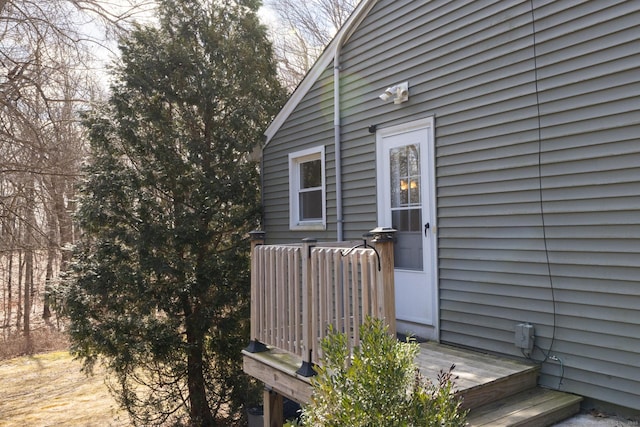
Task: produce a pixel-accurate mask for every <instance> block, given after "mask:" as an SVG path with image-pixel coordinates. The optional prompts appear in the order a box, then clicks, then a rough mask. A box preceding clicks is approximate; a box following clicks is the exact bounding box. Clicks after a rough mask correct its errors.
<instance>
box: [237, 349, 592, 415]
mask: <svg viewBox="0 0 640 427" xmlns="http://www.w3.org/2000/svg"><path fill="white" fill-rule="evenodd" d="M243 357H244V371H245V372H246V373H247V374H249V375H251V376H253V377H255V378H257V379H258V380H260V381H262V382H263V383H264V384H265V386H266V387H267V388H268V389H271V390H273V391H274V392H276V393H278V394H280V395H282V396H284V397H287V398H289V399H291V400H294V401H296V402H299V403H301V404H304V403H306V402H308V401H309V400H310V398H311V392H312V388H311V384H310V379H309V378H305V377H303V376H301V375H299V374H297V373H296V370H297V369H298V368H299V367H300V364H301V359H299V358H297V357H295V356H292V355H291V354H289V353H286V352H284V351H281V350H278V349H270V350H269V351H267V352H263V353H248V352H246V351H245V352H243ZM416 364H417V365H418V367H419V369H420V371H421V373H422V375H423V376H424V377H425V378H428V379H430V380H431V381H433V382H437V376H438V374H439V373H440V372H441V371H448V370H449V368H450V367H451V365H452V364H453V365H455V369H454V371H453V374H454V376H456V377H457V379H456V381H455V385H456V389H457V390H458V393H460V395H461V396H462V397H463V407H465V408H467V409H470V410H471V412H470V415H469V426H516V425H521V426H548V425H551V424H553V423H555V422H557V421H559V420H562V419H564V418H566V417H569V416H571V415H572V414H574V413H576V412H577V411H578V410H579V404H580V401H581V398H580V397H578V396H573V395H568V394H565V393H560V392H556V391H553V390H544V389H540V388H538V387H537V386H536V385H537V378H538V371H539V367H538V366H537V365H535V364H532V363H527V362H526V361H521V360H513V359H509V358H504V357H498V356H493V355H489V354H483V353H479V352H475V351H469V350H465V349H460V348H456V347H451V346H447V345H442V344H437V343H431V342H427V343H421V344H420V353H419V355H418V356H417V358H416Z"/></svg>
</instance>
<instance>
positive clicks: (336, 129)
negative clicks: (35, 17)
mask: <svg viewBox="0 0 640 427" xmlns="http://www.w3.org/2000/svg"><path fill="white" fill-rule="evenodd" d="M375 3H376V2H375V1H368V2H363V4H364V6H363V7H362V9H360V10H359V11H357V12H356V13H357V16H356V17H355V19H354V20H353V23H352V25H351V26H350V27H349V28H345V31H344V32H343V33H342V34H341V35H340V37H339V39H338V40H336V42H337V43H336V50H335V52H334V55H333V138H334V150H335V168H336V238H337V241H338V242H342V241H343V240H344V227H343V223H344V219H343V217H342V136H341V123H340V54H341V53H342V46H343V45H344V43H345V42H346V41H347V39H348V38H349V37H350V36H351V34H353V33H352V31H353V29H354V28H355V27H357V26H358V25H359V24H360V23H361V22H362V19H364V17H365V16H366V14H367V13H369V11H370V10H371V9H372V8H373V5H374V4H375Z"/></svg>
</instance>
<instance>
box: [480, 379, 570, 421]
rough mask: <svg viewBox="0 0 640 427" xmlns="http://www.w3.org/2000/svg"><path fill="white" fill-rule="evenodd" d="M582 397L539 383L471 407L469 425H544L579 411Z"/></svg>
mask: <svg viewBox="0 0 640 427" xmlns="http://www.w3.org/2000/svg"><path fill="white" fill-rule="evenodd" d="M581 401H582V397H580V396H576V395H573V394H569V393H563V392H559V391H555V390H549V389H545V388H541V387H535V388H532V389H529V390H526V391H523V392H520V393H517V394H514V395H512V396H509V397H506V398H503V399H500V400H497V401H495V402H492V403H488V404H486V405H484V406H481V407H479V408H476V409H472V410H471V412H470V413H469V416H468V420H467V421H468V423H469V424H468V426H469V427H480V426H491V427H515V426H518V427H546V426H550V425H552V424H554V423H557V422H559V421H562V420H564V419H566V418H569V417H570V416H572V415H574V414H576V413H578V412H579V411H580V402H581Z"/></svg>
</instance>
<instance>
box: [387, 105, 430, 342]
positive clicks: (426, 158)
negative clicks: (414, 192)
mask: <svg viewBox="0 0 640 427" xmlns="http://www.w3.org/2000/svg"><path fill="white" fill-rule="evenodd" d="M421 130H424V131H425V137H426V138H427V142H426V144H421V146H422V147H426V153H423V152H422V151H421V154H420V157H421V163H423V164H425V165H426V166H427V167H426V169H427V171H425V172H426V173H427V175H426V178H427V180H428V185H427V186H426V188H425V200H424V202H423V208H424V209H426V214H427V218H428V221H429V230H428V232H427V237H425V239H424V241H423V244H424V245H425V252H428V253H429V254H430V255H431V256H429V257H426V259H425V265H424V268H425V271H427V272H428V274H427V280H428V281H429V282H430V283H431V284H432V285H431V286H429V287H428V288H429V290H428V292H430V293H431V295H429V300H430V301H431V303H432V306H431V309H432V311H431V312H432V316H433V319H432V322H431V323H432V324H431V325H430V328H433V330H431V331H429V332H428V333H427V334H428V335H429V336H427V337H426V338H430V339H434V340H438V339H439V337H440V315H439V312H440V311H439V308H440V304H439V277H438V244H437V240H438V239H437V231H438V227H437V226H438V224H437V209H436V171H435V169H436V162H435V131H434V118H433V117H428V118H425V119H420V120H416V121H412V122H409V123H404V124H400V125H396V126H391V127H388V128H381V129H378V131H377V133H376V167H377V169H376V170H377V207H378V225H379V226H385V227H390V226H391V224H386V223H385V222H387V219H386V218H387V215H386V214H385V212H386V211H390V209H391V205H390V200H388V198H387V197H385V196H386V192H385V191H384V190H383V189H385V188H386V187H388V186H389V183H388V182H385V174H384V172H383V171H384V170H385V169H384V168H386V167H387V165H385V164H384V159H385V156H384V153H383V140H384V138H387V137H390V136H395V135H401V134H403V133H407V132H412V131H421ZM385 186H386V187H385ZM399 332H402V331H399Z"/></svg>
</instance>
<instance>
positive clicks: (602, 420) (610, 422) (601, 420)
mask: <svg viewBox="0 0 640 427" xmlns="http://www.w3.org/2000/svg"><path fill="white" fill-rule="evenodd" d="M638 425H640V424H639V423H638V422H637V421H629V420H625V419H622V418H618V417H615V416H612V415H605V414H600V413H595V414H594V413H582V414H578V415H576V416H574V417H572V418H569V419H568V420H565V421H563V422H561V423H558V424H555V425H554V427H635V426H638Z"/></svg>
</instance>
